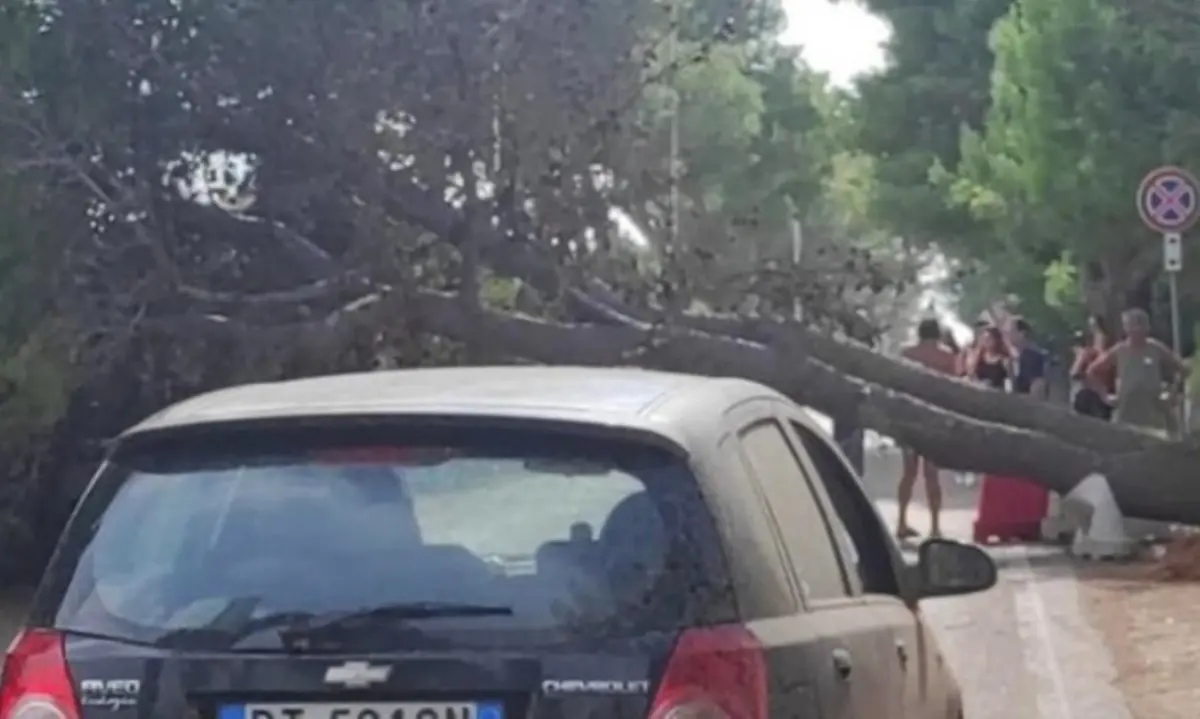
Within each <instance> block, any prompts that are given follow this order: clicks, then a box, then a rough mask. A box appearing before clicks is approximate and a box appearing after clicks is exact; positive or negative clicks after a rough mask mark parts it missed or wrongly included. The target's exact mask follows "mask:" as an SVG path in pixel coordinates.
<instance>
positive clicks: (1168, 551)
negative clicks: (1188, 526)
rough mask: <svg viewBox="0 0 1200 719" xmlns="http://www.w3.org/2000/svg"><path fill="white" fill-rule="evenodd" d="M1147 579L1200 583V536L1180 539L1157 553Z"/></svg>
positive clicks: (1174, 540)
mask: <svg viewBox="0 0 1200 719" xmlns="http://www.w3.org/2000/svg"><path fill="white" fill-rule="evenodd" d="M1155 555H1156V557H1155V560H1154V562H1153V563H1152V564H1151V565H1150V567H1148V569H1147V573H1146V575H1147V578H1148V579H1156V580H1158V581H1163V582H1200V536H1197V535H1189V536H1186V537H1178V538H1176V539H1173V540H1171V541H1170V542H1167V543H1166V544H1164V545H1162V547H1161V548H1160V549H1159V551H1157V552H1155Z"/></svg>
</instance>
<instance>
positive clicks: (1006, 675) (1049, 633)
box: [866, 453, 1132, 719]
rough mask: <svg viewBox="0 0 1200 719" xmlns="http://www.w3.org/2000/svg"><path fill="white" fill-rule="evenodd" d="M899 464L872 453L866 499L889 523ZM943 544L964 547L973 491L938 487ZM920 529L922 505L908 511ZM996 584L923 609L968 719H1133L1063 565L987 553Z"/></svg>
mask: <svg viewBox="0 0 1200 719" xmlns="http://www.w3.org/2000/svg"><path fill="white" fill-rule="evenodd" d="M898 472H899V465H898V457H897V456H896V455H895V454H894V453H883V454H876V455H874V456H872V457H871V458H870V459H869V463H868V467H867V475H868V478H867V480H866V481H867V486H868V490H869V491H870V492H871V494H872V495H873V496H874V497H875V501H876V505H877V506H878V507H879V509H880V511H881V512H882V513H883V515H884V517H885V518H886V519H887V520H888V521H889V522H894V521H895V515H896V505H895V501H894V500H893V499H892V498H891V495H892V493H893V491H894V487H895V481H896V478H897V477H898ZM943 487H944V489H945V493H946V498H945V505H946V510H945V511H944V515H943V527H944V531H945V533H946V534H947V536H950V537H953V538H956V539H962V540H969V538H970V536H971V524H972V521H973V519H974V507H975V500H976V490H977V488H976V487H969V486H965V485H963V484H959V483H956V482H955V481H954V479H953V477H950V476H947V477H945V478H944V479H943ZM910 515H911V516H910V521H911V523H912V524H913V526H914V527H915V528H917V529H923V528H925V527H928V522H929V519H928V512H927V511H926V509H925V507H924V505H923V504H919V505H918V506H914V507H913V508H912V509H910ZM992 555H993V557H994V558H995V559H996V562H997V565H999V567H1000V581H999V583H998V584H997V586H996V587H995V588H993V589H992V590H991V591H988V592H984V593H980V594H975V595H969V596H965V597H953V598H944V599H935V600H928V601H925V602H922V605H921V606H922V611H923V613H924V614H925V616H926V618H927V619H928V620H929V621H930V623H931V624H932V625H933V626H934V627H935V628H936V630H937V633H938V637H939V640H940V642H941V645H942V649H943V651H945V653H946V658H947V663H948V664H949V665H950V666H953V667H955V668H956V671H957V673H958V678H959V681H960V682H961V683H962V686H963V692H964V697H963V698H964V702H965V704H966V707H965V709H966V716H967V717H968V719H1011V718H1012V717H1020V719H1132V715H1131V714H1130V712H1129V709H1128V708H1127V706H1126V703H1125V700H1124V698H1123V697H1122V696H1121V694H1120V692H1118V691H1117V690H1116V689H1115V688H1114V686H1113V681H1114V678H1115V672H1114V670H1113V666H1112V660H1111V657H1110V656H1109V653H1108V650H1107V648H1106V647H1105V645H1104V643H1103V642H1102V641H1101V640H1100V638H1099V635H1098V633H1097V632H1096V631H1095V629H1094V628H1093V627H1092V626H1091V625H1090V624H1089V623H1088V621H1087V620H1086V619H1085V617H1084V613H1083V612H1082V611H1081V610H1080V600H1079V592H1078V579H1077V577H1076V575H1075V569H1074V566H1073V564H1072V562H1071V560H1070V559H1069V558H1068V557H1066V555H1065V554H1064V553H1063V552H1062V551H1061V550H1058V549H1057V548H1052V547H1034V548H1027V547H1020V546H1013V547H1000V548H996V549H994V550H992Z"/></svg>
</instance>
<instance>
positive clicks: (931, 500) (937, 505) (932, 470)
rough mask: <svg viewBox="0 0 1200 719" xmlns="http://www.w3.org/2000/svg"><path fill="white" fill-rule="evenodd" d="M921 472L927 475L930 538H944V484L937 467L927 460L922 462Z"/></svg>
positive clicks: (926, 493) (926, 492)
mask: <svg viewBox="0 0 1200 719" xmlns="http://www.w3.org/2000/svg"><path fill="white" fill-rule="evenodd" d="M921 471H922V473H923V474H924V475H925V501H926V503H927V504H928V505H929V536H931V537H940V536H942V482H941V477H940V476H939V474H938V468H937V465H935V464H934V463H933V462H930V461H929V460H927V459H922V460H921Z"/></svg>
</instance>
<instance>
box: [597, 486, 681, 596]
mask: <svg viewBox="0 0 1200 719" xmlns="http://www.w3.org/2000/svg"><path fill="white" fill-rule="evenodd" d="M668 544H669V540H668V537H667V532H666V527H665V524H664V522H663V517H662V514H661V513H660V512H659V511H658V508H657V507H656V506H655V504H654V500H653V499H652V498H651V497H650V495H649V494H648V493H646V492H644V491H643V492H638V493H636V494H631V495H629V496H628V497H625V498H624V499H622V500H621V501H620V502H618V503H617V505H616V506H615V507H613V509H612V511H611V512H610V513H609V515H608V518H607V519H606V520H605V522H604V526H603V527H602V528H601V530H600V538H599V553H600V561H601V564H602V565H603V571H604V573H605V575H606V577H607V579H608V584H609V586H610V587H611V588H612V591H613V594H614V596H615V597H616V598H617V600H618V601H619V602H620V603H621V604H628V603H640V602H641V601H643V599H644V598H645V596H646V594H647V593H648V592H649V591H650V590H651V589H652V587H653V585H654V582H655V580H656V579H657V578H658V576H659V574H660V573H661V572H662V570H663V566H664V564H665V562H666V554H667V546H668Z"/></svg>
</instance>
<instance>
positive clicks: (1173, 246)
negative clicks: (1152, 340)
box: [1163, 232, 1183, 354]
mask: <svg viewBox="0 0 1200 719" xmlns="http://www.w3.org/2000/svg"><path fill="white" fill-rule="evenodd" d="M1182 240H1183V237H1182V236H1181V235H1180V234H1179V233H1178V232H1168V233H1167V234H1165V235H1163V269H1164V270H1166V271H1167V281H1168V282H1169V283H1170V286H1171V346H1172V347H1174V348H1175V351H1176V352H1177V353H1179V354H1182V353H1183V342H1182V335H1183V333H1182V332H1181V331H1180V328H1179V272H1180V270H1182V269H1183V241H1182Z"/></svg>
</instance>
